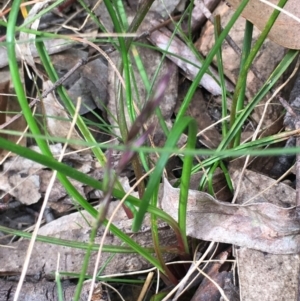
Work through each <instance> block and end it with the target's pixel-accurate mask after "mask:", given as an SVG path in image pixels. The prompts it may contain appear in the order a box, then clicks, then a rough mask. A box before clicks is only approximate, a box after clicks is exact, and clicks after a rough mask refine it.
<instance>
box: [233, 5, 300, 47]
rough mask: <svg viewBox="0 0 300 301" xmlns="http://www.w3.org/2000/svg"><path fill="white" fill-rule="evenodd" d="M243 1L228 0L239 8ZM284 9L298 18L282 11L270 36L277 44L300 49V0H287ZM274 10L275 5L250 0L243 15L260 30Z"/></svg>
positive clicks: (234, 6)
mask: <svg viewBox="0 0 300 301" xmlns="http://www.w3.org/2000/svg"><path fill="white" fill-rule="evenodd" d="M241 2H242V1H241V0H228V3H229V4H230V5H232V6H233V8H237V7H238V6H239V5H240V4H241ZM268 2H270V3H272V4H274V5H277V4H278V0H268ZM284 10H286V11H287V12H288V13H290V14H291V15H293V16H295V17H296V18H298V20H296V19H294V18H292V17H291V16H288V15H286V14H285V13H282V12H281V13H280V15H279V17H278V18H277V20H276V22H275V24H274V26H273V27H272V29H271V31H270V33H269V38H270V39H271V40H272V41H273V42H275V43H276V44H279V45H281V46H284V47H286V48H290V49H300V39H299V32H300V22H299V18H300V5H299V1H298V0H289V1H287V3H286V5H285V6H284ZM273 11H274V8H273V7H271V6H269V5H267V4H265V3H263V2H262V1H260V0H250V1H249V3H248V4H247V6H246V8H245V9H244V11H243V13H242V16H243V17H245V18H246V19H247V20H249V21H250V22H252V23H253V24H254V25H255V26H256V27H258V28H259V29H260V30H263V29H264V28H265V26H266V23H267V21H268V20H269V18H270V16H271V14H272V12H273Z"/></svg>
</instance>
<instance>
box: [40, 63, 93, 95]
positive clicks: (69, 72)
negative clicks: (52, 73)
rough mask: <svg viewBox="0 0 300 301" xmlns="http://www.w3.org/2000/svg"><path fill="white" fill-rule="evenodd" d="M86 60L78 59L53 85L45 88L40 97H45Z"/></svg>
mask: <svg viewBox="0 0 300 301" xmlns="http://www.w3.org/2000/svg"><path fill="white" fill-rule="evenodd" d="M87 62H88V61H87V60H86V59H80V60H79V61H78V62H77V63H76V64H75V65H74V66H73V67H72V68H71V69H70V70H69V71H68V72H67V73H66V74H65V75H64V76H62V77H61V78H60V79H59V80H58V81H56V82H55V83H54V84H53V86H52V87H51V88H49V89H47V90H45V91H44V92H43V94H42V98H45V97H46V96H47V95H48V94H49V93H51V92H53V91H54V90H55V89H56V88H57V87H59V86H60V85H61V84H63V83H64V82H65V81H66V80H67V79H68V78H69V77H70V76H71V75H72V74H73V73H74V72H75V71H76V70H77V69H78V68H80V67H81V66H83V65H85V64H86V63H87Z"/></svg>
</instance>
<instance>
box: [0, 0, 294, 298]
mask: <svg viewBox="0 0 300 301" xmlns="http://www.w3.org/2000/svg"><path fill="white" fill-rule="evenodd" d="M61 2H62V1H56V2H55V3H53V4H52V6H49V7H48V8H46V9H44V10H43V11H42V12H40V13H39V16H41V15H43V14H44V13H46V12H47V11H49V10H50V9H52V8H53V7H57V6H58V5H59V4H60V3H61ZM104 2H105V5H106V8H107V10H108V12H109V14H110V17H111V21H112V23H113V25H114V27H115V30H116V33H124V32H126V33H134V32H136V30H137V28H138V27H139V25H140V24H141V22H142V21H143V19H144V17H145V16H146V14H147V12H148V10H149V7H150V6H151V4H152V2H153V1H145V2H144V5H143V6H142V7H141V8H140V9H139V11H138V12H137V14H136V16H135V18H134V20H133V22H132V23H131V25H129V24H128V21H127V20H128V18H127V16H126V12H125V9H124V7H123V3H122V1H115V2H111V1H109V0H104ZM285 2H286V0H281V1H280V5H281V6H282V5H284V3H285ZM79 3H80V4H81V5H82V7H83V8H84V9H85V10H86V11H87V13H88V14H90V17H91V19H92V20H94V21H95V23H96V24H97V25H98V26H99V27H100V26H101V24H99V22H98V21H97V18H95V16H94V15H93V13H92V11H91V10H90V9H89V8H87V7H86V5H85V4H84V2H83V1H81V0H80V1H79ZM247 3H248V1H247V0H243V1H242V2H241V4H240V6H239V7H238V9H237V10H236V12H235V13H234V15H233V17H232V19H231V20H230V22H229V23H228V24H227V26H226V27H225V28H224V30H222V31H221V30H220V26H218V24H219V22H218V21H217V22H216V24H217V26H216V42H215V45H214V47H213V48H212V49H211V51H210V53H209V55H208V56H207V58H206V59H205V60H204V62H203V66H202V68H201V69H200V70H199V73H198V74H197V76H196V78H195V79H194V81H193V83H192V84H191V86H190V89H189V90H188V92H187V94H186V96H185V98H184V100H183V102H182V105H181V107H180V109H179V112H178V114H177V116H176V120H175V122H174V124H173V126H172V128H171V129H167V127H166V126H165V124H164V120H163V118H162V115H161V113H160V111H159V107H158V104H159V101H160V99H161V97H162V95H163V94H164V90H165V87H166V85H167V84H168V75H166V76H165V77H164V78H163V79H162V80H161V82H160V83H159V85H158V86H157V85H156V86H157V90H154V88H153V87H154V86H155V85H154V83H155V81H156V79H157V74H158V71H157V73H156V75H155V76H154V78H153V79H149V78H148V75H147V71H146V70H145V68H144V66H143V63H142V60H141V58H140V56H139V55H138V52H137V48H136V45H137V43H136V42H135V41H134V40H133V38H132V37H124V36H119V37H118V38H117V39H113V38H111V39H110V40H109V41H110V43H111V44H112V45H113V46H114V47H115V48H116V49H117V50H118V51H119V52H120V57H121V64H120V65H119V66H118V70H119V72H120V74H121V75H122V76H123V78H124V86H122V85H121V84H119V85H117V87H118V95H121V97H120V101H119V106H120V109H119V112H121V113H120V114H119V115H118V124H119V128H120V132H121V137H120V140H121V143H120V145H118V146H116V145H109V144H102V143H98V142H97V141H95V139H94V136H93V134H92V132H91V131H90V129H89V127H88V126H87V124H86V122H85V120H84V119H83V118H81V117H80V116H77V118H76V126H77V127H78V129H79V131H80V133H81V135H82V137H83V138H84V142H82V141H65V140H64V139H60V138H59V137H52V141H59V142H68V143H75V142H76V143H78V144H82V145H86V146H89V147H91V149H92V152H93V154H94V156H95V158H96V160H98V162H99V163H100V164H101V166H103V168H105V170H106V171H107V173H106V175H107V176H106V177H105V178H104V181H98V180H95V179H93V178H91V177H89V176H87V175H85V174H83V173H81V172H79V171H77V170H75V169H73V168H71V167H69V166H67V165H65V164H63V163H60V162H58V161H57V160H56V159H55V158H53V155H52V154H51V151H50V149H49V146H48V143H47V137H46V136H45V135H42V133H41V130H40V127H39V125H38V123H37V121H36V120H35V117H34V115H33V113H32V111H31V109H30V107H29V106H28V101H27V97H26V94H25V91H24V88H23V86H22V81H21V77H20V72H19V66H18V63H17V60H16V55H15V51H16V50H15V48H16V42H15V34H16V32H20V31H24V32H31V33H33V34H35V35H36V41H35V45H36V48H37V50H38V53H39V58H40V60H41V62H42V65H43V67H44V69H45V72H46V74H47V76H48V77H49V79H50V80H51V81H52V82H53V83H55V82H56V81H57V80H58V76H57V73H56V71H55V69H54V67H53V65H52V62H51V57H50V56H49V54H48V53H47V51H46V49H45V46H44V40H45V39H48V38H61V37H62V36H61V35H59V34H51V33H45V32H42V31H39V30H35V31H34V30H29V29H28V28H26V26H25V25H24V24H23V25H21V26H19V27H17V26H16V20H17V16H18V13H19V7H20V4H21V0H16V1H14V2H13V4H12V7H11V11H10V15H9V21H8V22H7V24H5V23H3V22H2V25H5V26H6V25H7V38H6V42H5V45H6V47H7V51H8V55H9V68H10V72H11V78H12V82H13V85H14V88H15V91H16V95H17V97H18V100H19V103H20V106H21V108H22V112H23V114H24V117H25V119H26V121H27V124H28V126H29V128H30V134H27V136H29V137H33V138H34V139H35V141H36V144H37V145H38V146H39V148H40V150H41V154H38V153H36V152H34V151H32V150H30V149H28V148H24V147H21V146H19V145H16V144H13V143H11V142H10V141H8V140H5V139H3V138H1V137H0V143H1V147H2V148H3V149H7V150H10V151H12V152H14V153H15V154H18V155H21V156H23V157H24V158H28V159H30V160H33V161H36V162H38V163H41V164H43V165H44V166H45V167H48V168H51V169H53V170H56V171H57V172H58V173H57V178H58V179H59V181H60V182H61V183H62V185H63V186H64V188H65V189H66V191H67V192H68V194H69V195H70V196H71V197H72V198H73V199H74V201H76V202H77V203H78V204H79V205H80V206H81V207H82V208H83V209H85V210H86V211H88V212H89V213H90V214H91V215H92V216H93V217H94V218H95V221H97V222H96V223H95V226H94V229H93V231H92V234H91V239H90V243H89V244H88V245H87V244H84V243H78V242H73V243H70V242H66V241H62V240H59V239H54V238H45V237H37V240H41V241H46V242H48V243H52V244H65V245H70V246H73V247H80V248H84V249H86V250H87V253H86V254H87V256H86V259H85V262H84V263H83V269H82V273H81V275H74V276H76V277H78V278H79V284H78V288H77V291H76V296H75V298H74V300H79V297H80V291H81V287H82V283H83V281H84V280H85V279H86V278H87V276H86V267H87V264H88V261H89V256H90V253H91V251H92V250H94V248H95V246H94V238H95V235H96V230H97V227H98V226H99V224H100V223H103V224H104V225H107V224H108V221H107V220H106V219H105V212H106V209H107V206H108V205H109V201H110V199H111V197H114V198H117V199H123V198H124V197H125V195H126V193H125V191H124V189H123V187H122V185H121V184H120V183H119V181H118V177H117V175H118V174H119V173H120V172H121V171H122V169H123V168H124V167H125V166H126V165H127V164H128V162H131V161H132V162H133V166H134V172H135V176H136V179H137V180H139V179H141V178H142V177H143V175H144V173H145V171H150V170H151V169H152V172H151V173H150V175H149V177H148V179H147V182H143V181H142V182H141V183H143V184H140V186H139V187H140V189H139V193H140V195H139V198H136V197H133V196H130V195H129V196H126V201H125V205H124V208H125V210H127V213H128V216H129V217H131V216H132V217H133V226H132V229H133V231H139V229H140V227H141V225H142V221H143V219H144V216H145V214H146V213H147V212H148V213H150V214H151V220H152V234H153V245H154V249H153V250H152V251H154V252H155V253H156V255H157V256H156V257H154V256H153V255H152V253H151V252H150V251H149V250H146V249H144V248H142V247H141V246H139V245H138V243H136V242H135V241H133V240H132V239H131V238H130V237H129V236H128V235H126V234H124V233H122V231H120V230H119V229H118V228H117V227H115V226H114V225H113V224H110V225H109V230H110V231H111V232H112V233H113V234H114V235H116V236H117V237H119V238H120V239H121V240H122V241H123V242H124V243H126V244H127V246H129V247H130V248H131V249H132V252H137V253H139V254H140V255H141V256H143V257H144V258H145V259H147V260H148V261H149V262H150V263H151V264H152V265H153V266H155V267H156V268H157V269H158V270H159V271H160V272H161V273H162V275H163V279H165V280H166V279H167V280H168V281H171V282H172V283H173V284H176V283H177V281H178V279H177V278H176V276H175V275H174V274H173V273H172V272H171V270H170V269H169V268H168V267H167V266H166V264H165V262H164V261H163V257H162V254H161V250H160V243H159V241H158V238H157V237H158V235H157V234H158V232H157V231H158V229H157V219H158V218H159V219H162V220H164V221H166V222H167V223H168V224H169V225H170V226H171V227H172V228H173V229H174V231H175V233H176V235H177V238H178V254H181V256H188V255H189V253H190V246H189V244H188V240H187V236H186V219H187V213H186V212H187V200H188V192H189V182H190V177H191V174H193V173H195V172H197V171H198V170H200V169H203V168H204V169H205V171H206V173H205V174H206V175H207V177H204V178H203V179H202V181H201V183H199V186H200V189H204V187H205V185H206V184H207V183H208V190H209V192H210V193H211V194H213V193H214V191H213V185H212V182H211V179H212V176H213V174H214V172H215V170H216V168H217V167H218V166H220V167H221V168H222V169H223V171H224V174H225V175H228V171H227V169H226V164H224V160H225V159H227V158H230V157H234V156H236V157H238V156H244V155H278V154H280V150H278V149H269V150H262V148H263V147H264V146H266V145H271V144H274V143H277V142H278V141H281V140H284V139H287V137H288V134H286V133H283V134H278V135H274V136H270V137H265V138H261V139H257V140H256V141H252V142H248V143H245V144H242V145H240V135H241V130H242V127H243V125H244V124H245V122H246V120H247V119H248V118H249V116H251V113H252V111H253V109H254V108H255V106H256V105H257V104H258V103H259V102H260V101H261V100H262V99H263V98H264V97H265V96H266V95H267V93H269V92H270V91H271V89H272V87H274V85H275V84H276V82H277V81H278V79H279V78H280V77H281V76H282V74H283V73H284V72H285V70H287V68H288V67H289V66H290V65H291V64H292V63H293V61H294V59H295V58H296V57H297V55H298V52H297V51H293V50H290V51H288V52H287V53H286V55H285V57H284V58H283V59H282V61H281V62H280V63H279V65H278V66H277V68H276V69H275V70H274V72H273V73H272V74H271V75H270V77H269V79H268V80H267V81H266V82H265V83H264V85H263V86H262V88H261V89H260V90H259V91H258V92H257V93H256V95H255V96H254V97H253V99H251V100H250V101H249V102H248V104H245V101H244V92H245V89H246V79H247V72H248V70H249V68H250V66H251V64H252V62H253V60H254V58H255V57H256V55H257V52H258V50H259V49H260V48H261V46H262V43H263V41H264V40H265V38H266V37H267V34H268V32H269V30H270V29H271V28H272V26H273V24H274V21H275V20H276V17H277V15H278V12H274V14H273V15H272V16H271V18H270V20H269V22H268V23H267V25H266V28H265V30H264V31H263V33H262V35H261V36H260V38H259V39H258V41H257V42H256V44H255V45H254V46H253V47H252V48H251V37H252V34H251V32H252V25H251V24H250V23H249V22H248V21H247V22H246V24H247V26H246V31H245V41H244V47H243V55H242V61H241V68H240V75H239V77H238V82H237V85H236V89H235V91H234V94H233V96H232V97H233V106H232V110H231V114H230V122H229V123H228V122H227V121H226V118H228V117H229V116H228V110H227V97H228V95H230V93H228V91H226V87H225V80H224V74H223V69H222V55H221V46H222V43H223V41H224V39H225V37H226V36H227V35H228V33H229V31H230V29H231V28H232V26H233V25H234V23H235V22H236V20H237V18H238V17H239V16H240V14H241V12H242V11H243V9H244V7H245V6H246V5H247ZM189 11H190V7H189V8H187V12H189ZM34 19H35V18H34ZM34 19H32V20H29V21H27V22H26V24H29V23H30V22H33V21H34ZM101 27H102V26H101ZM175 28H176V30H177V31H179V32H180V35H181V36H182V37H183V38H184V39H186V40H187V41H189V44H190V45H191V47H193V46H192V42H193V41H191V34H190V33H188V34H187V35H184V33H183V32H182V31H180V29H179V27H175ZM176 33H177V32H174V34H176ZM183 35H184V36H183ZM63 37H64V38H65V39H72V37H68V36H63ZM97 42H101V41H97ZM105 42H107V40H105ZM139 45H141V44H139ZM133 50H134V51H135V55H134V56H133V57H134V58H135V61H130V58H131V56H130V52H131V51H133ZM157 50H158V51H160V50H159V49H157ZM216 55H217V59H218V60H217V61H218V70H219V73H220V85H221V87H222V91H223V95H222V117H223V120H225V121H223V122H222V136H223V139H222V141H221V143H220V145H219V146H218V148H217V149H216V150H201V149H200V150H199V149H196V148H195V145H196V137H197V126H196V123H195V121H194V120H193V119H192V118H190V117H187V116H185V115H186V111H187V108H188V106H189V104H190V102H191V100H192V97H193V95H194V93H195V91H196V89H197V88H198V86H199V82H200V80H201V78H202V76H203V75H204V74H205V73H206V72H208V67H209V66H210V64H211V62H212V60H213V58H214V57H215V56H216ZM163 57H164V56H163ZM191 63H193V62H191ZM131 64H137V67H138V68H137V69H138V70H139V71H140V75H141V77H142V78H143V82H144V85H145V89H146V91H147V95H148V98H149V100H148V101H147V103H146V104H145V107H144V108H143V109H142V111H141V113H140V114H137V113H136V111H135V109H134V103H133V97H132V95H133V93H135V92H136V91H133V87H134V85H135V84H136V83H135V78H134V76H133V75H132V72H131V67H130V66H131ZM170 72H171V71H170ZM56 92H57V93H58V95H59V96H60V99H61V100H62V102H63V104H64V106H65V108H66V110H67V112H68V113H69V115H70V117H71V118H72V117H74V115H76V110H75V108H74V105H73V103H72V101H71V100H70V98H69V96H68V94H67V93H66V90H65V89H64V87H63V86H59V87H58V88H57V90H56ZM151 96H152V98H151ZM126 110H127V112H128V114H129V116H130V120H131V122H132V124H133V125H132V126H131V128H129V127H128V125H127V122H126V118H125V113H124V112H125V111H126ZM152 114H157V116H158V119H159V121H160V124H161V126H162V127H163V128H164V130H165V134H166V142H165V146H164V147H163V148H151V147H143V146H142V145H143V144H144V143H145V142H146V140H147V135H148V134H149V133H150V132H151V128H150V129H148V130H145V131H141V129H142V128H143V124H144V123H145V122H146V120H147V119H148V118H149V116H150V115H152ZM104 128H105V127H104ZM107 128H109V126H108V127H107ZM186 131H187V132H188V140H187V144H186V147H185V149H184V150H178V149H177V146H176V145H177V142H178V140H179V138H180V136H181V135H182V133H185V132H186ZM10 133H11V134H17V133H12V132H10ZM106 148H114V149H119V150H121V151H123V155H122V157H121V159H120V161H119V165H118V167H117V170H112V168H111V166H110V162H107V159H106V156H105V155H104V153H103V152H102V149H106ZM298 151H299V150H298V149H296V148H295V149H289V150H286V152H288V153H296V152H298ZM151 152H157V153H158V154H159V158H158V160H157V162H156V165H155V166H152V165H151V161H150V160H149V158H148V154H149V153H151ZM135 154H137V156H135ZM171 154H178V155H180V157H181V158H182V161H183V167H182V174H181V177H180V179H179V183H180V197H179V200H178V201H179V204H180V206H179V210H178V222H176V221H175V220H173V219H172V218H171V217H170V216H168V215H167V214H166V213H164V212H163V211H162V210H161V209H159V208H158V189H159V185H160V182H161V178H162V174H163V170H164V168H165V166H166V164H167V162H168V160H169V157H170V155H171ZM196 155H207V156H208V158H207V159H206V160H204V161H203V162H201V164H194V162H193V158H194V156H196ZM68 178H73V179H76V180H78V181H80V182H82V183H83V184H85V185H88V186H90V187H93V188H95V189H100V190H102V191H104V193H105V198H104V199H105V200H106V203H105V206H104V209H103V210H102V211H101V212H98V211H97V210H96V209H95V208H93V207H92V206H91V205H90V204H89V203H88V202H87V201H86V200H85V199H84V197H83V196H82V195H80V193H79V192H78V191H77V190H76V189H75V187H74V186H73V185H72V184H71V182H70V180H69V179H68ZM227 182H228V186H229V187H230V189H232V185H231V182H230V177H227ZM3 231H6V232H10V233H14V234H15V235H18V236H23V237H27V238H28V237H29V235H28V234H25V233H23V232H20V231H16V230H8V229H4V228H3ZM126 248H128V247H122V246H120V247H111V246H110V247H108V246H104V247H103V250H102V251H106V250H109V251H110V252H112V251H114V252H116V253H117V252H120V251H124V250H127V249H126ZM57 283H58V288H59V291H60V292H61V288H60V285H59V283H60V282H59V279H57Z"/></svg>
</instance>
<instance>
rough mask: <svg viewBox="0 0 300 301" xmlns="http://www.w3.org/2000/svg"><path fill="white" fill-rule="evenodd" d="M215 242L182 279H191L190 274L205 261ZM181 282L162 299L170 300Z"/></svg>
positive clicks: (164, 300)
mask: <svg viewBox="0 0 300 301" xmlns="http://www.w3.org/2000/svg"><path fill="white" fill-rule="evenodd" d="M215 244H216V243H215V242H213V241H212V242H211V243H210V244H209V246H208V248H207V249H206V251H205V253H204V254H203V255H202V256H201V258H200V259H199V260H198V261H197V262H194V266H193V267H192V268H191V269H189V271H188V272H187V274H186V275H185V276H184V277H183V279H182V280H181V282H182V281H186V279H189V278H190V276H191V275H192V274H193V273H194V272H195V271H196V270H197V268H198V266H199V265H200V264H201V263H202V262H203V260H204V258H205V257H206V256H207V255H208V254H209V253H210V252H211V250H212V248H213V247H214V246H215ZM181 282H179V283H178V284H177V285H176V286H175V287H174V288H173V289H172V290H171V291H170V292H169V293H168V295H167V296H166V297H164V298H163V299H162V301H168V300H169V299H170V298H171V296H172V295H173V294H174V293H175V292H177V290H178V288H179V287H180V286H181Z"/></svg>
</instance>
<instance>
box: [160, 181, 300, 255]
mask: <svg viewBox="0 0 300 301" xmlns="http://www.w3.org/2000/svg"><path fill="white" fill-rule="evenodd" d="M282 189H284V187H283V188H282ZM179 191H180V190H179V189H178V188H173V187H172V186H171V185H170V184H169V182H168V181H167V180H166V179H165V180H164V193H163V198H162V201H161V206H162V209H163V210H164V211H166V212H167V213H168V214H170V215H171V216H172V217H173V218H174V219H177V217H178V206H179V204H178V203H179V202H178V200H179ZM295 196H296V193H295V191H293V193H291V194H290V198H291V199H295ZM186 226H187V235H188V236H191V237H195V238H198V239H203V240H208V241H217V242H224V243H229V244H234V245H238V246H242V247H247V248H251V249H256V250H260V251H263V252H268V253H273V254H294V253H299V252H300V224H299V220H298V219H297V215H296V212H295V207H292V208H281V207H279V206H276V205H273V204H270V203H255V204H249V205H235V204H230V203H224V202H220V201H217V200H215V199H214V198H213V197H212V196H211V195H209V194H207V193H204V192H200V191H196V190H190V191H189V197H188V208H187V222H186Z"/></svg>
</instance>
